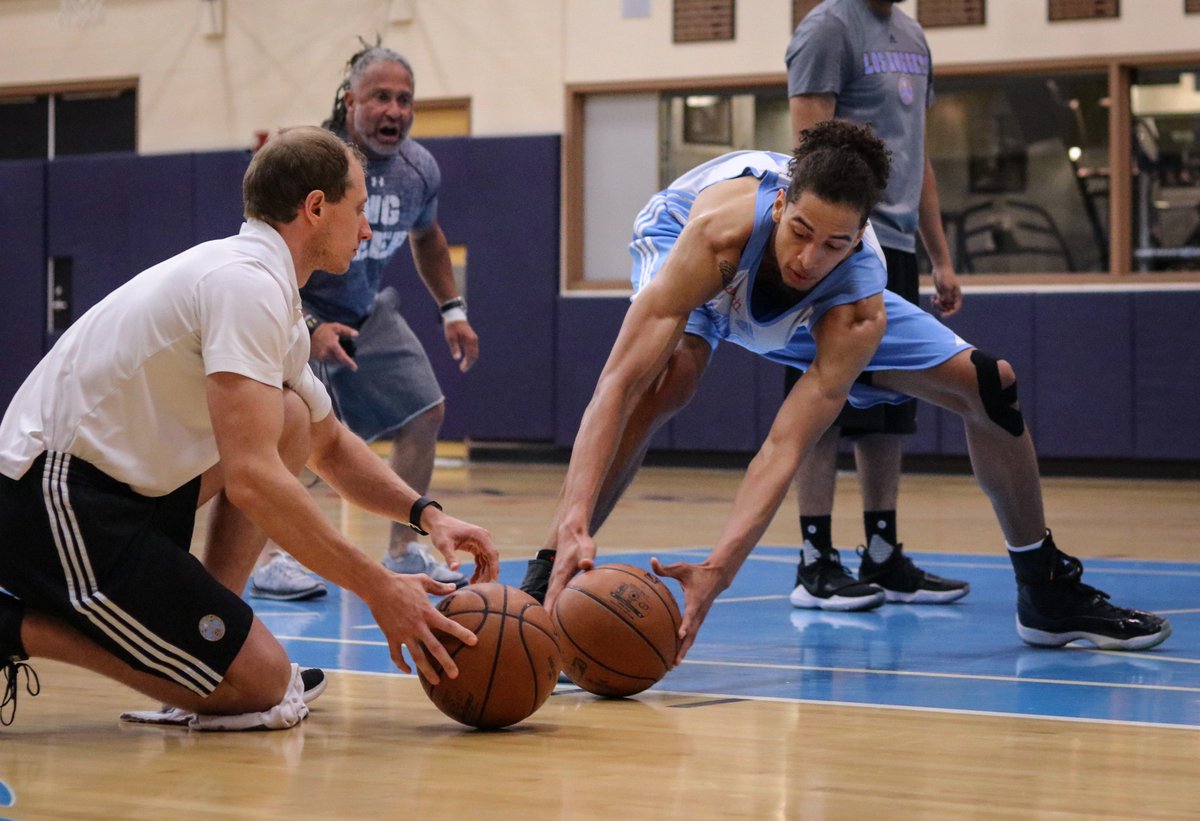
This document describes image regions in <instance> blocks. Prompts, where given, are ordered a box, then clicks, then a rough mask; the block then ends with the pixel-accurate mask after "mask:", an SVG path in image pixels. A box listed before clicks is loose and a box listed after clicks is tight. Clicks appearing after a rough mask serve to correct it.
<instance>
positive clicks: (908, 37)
mask: <svg viewBox="0 0 1200 821" xmlns="http://www.w3.org/2000/svg"><path fill="white" fill-rule="evenodd" d="M786 60H787V67H788V96H791V97H795V96H796V95H799V94H833V95H834V96H835V97H836V98H837V105H836V107H835V109H834V116H835V117H838V118H840V119H845V120H850V121H852V122H856V123H865V124H869V125H870V126H871V128H872V129H873V130H874V131H875V134H876V136H878V137H879V138H880V139H881V140H883V142H884V144H885V145H887V147H888V148H889V149H890V150H891V152H892V172H891V178H890V180H889V181H888V187H887V191H885V192H884V197H883V201H882V202H880V204H879V205H878V207H876V209H875V210H874V211H873V212H872V213H871V223H872V225H874V226H875V233H876V234H877V235H878V237H879V243H880V244H881V245H883V246H884V247H887V248H895V249H897V250H900V251H908V252H912V251H913V250H915V248H916V232H917V216H918V214H917V208H918V204H919V203H920V200H921V184H922V181H923V180H924V175H925V111H926V109H927V108H928V107H929V106H930V105H932V104H933V62H932V60H931V59H930V54H929V45H928V43H926V41H925V33H924V32H923V31H922V30H921V27H920V25H918V24H917V22H916V21H915V20H913V19H912V18H911V17H909V16H908V15H906V14H905V13H904V12H902V11H901V10H900V9H899V7H893V8H892V13H891V16H890V17H880V16H879V15H877V14H875V12H873V11H871V8H870V7H869V6H868V5H867V2H866V0H825V2H824V3H821V4H820V5H819V6H817V7H816V8H814V9H813V10H812V11H810V12H809V13H808V16H807V17H805V18H804V20H802V21H801V23H800V25H799V26H798V27H797V28H796V33H795V34H793V35H792V41H791V43H789V44H788V49H787V57H786Z"/></svg>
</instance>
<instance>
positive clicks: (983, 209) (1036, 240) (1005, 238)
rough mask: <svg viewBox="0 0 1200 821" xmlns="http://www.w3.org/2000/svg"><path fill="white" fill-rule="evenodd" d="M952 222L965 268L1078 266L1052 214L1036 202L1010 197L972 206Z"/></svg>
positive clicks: (1026, 269)
mask: <svg viewBox="0 0 1200 821" xmlns="http://www.w3.org/2000/svg"><path fill="white" fill-rule="evenodd" d="M954 227H955V231H954V233H955V235H956V247H957V251H958V253H957V255H956V256H957V262H958V267H959V270H961V271H962V272H963V273H977V274H982V273H1010V272H1011V273H1026V272H1028V273H1035V272H1038V273H1040V272H1053V271H1074V270H1075V263H1074V260H1072V259H1071V251H1070V249H1069V248H1068V247H1067V243H1066V240H1064V239H1063V236H1062V233H1061V232H1060V231H1059V230H1058V225H1057V224H1056V223H1055V222H1054V218H1053V217H1051V216H1050V214H1049V212H1048V211H1046V209H1045V208H1042V207H1041V206H1040V205H1036V204H1034V203H1032V202H1026V201H1024V200H1016V199H1011V198H1007V197H1006V198H1001V199H995V200H991V201H989V202H981V203H978V204H976V205H972V206H968V207H967V208H965V209H964V210H963V211H961V212H960V213H959V214H958V215H957V217H956V218H955V226H954Z"/></svg>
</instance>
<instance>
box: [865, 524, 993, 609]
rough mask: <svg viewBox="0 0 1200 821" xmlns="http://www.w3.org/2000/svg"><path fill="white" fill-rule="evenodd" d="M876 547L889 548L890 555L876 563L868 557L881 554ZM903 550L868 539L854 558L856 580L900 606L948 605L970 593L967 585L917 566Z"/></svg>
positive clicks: (896, 546) (874, 538)
mask: <svg viewBox="0 0 1200 821" xmlns="http://www.w3.org/2000/svg"><path fill="white" fill-rule="evenodd" d="M876 540H878V541H879V544H878V545H877V544H876ZM880 546H887V547H890V548H891V552H890V555H888V557H887V558H886V559H884V560H883V561H882V562H876V561H875V560H874V559H872V558H871V550H872V549H876V553H879V552H882V551H880V550H878V549H877V548H878V547H880ZM903 547H904V545H900V544H898V545H888V543H887V542H885V541H884V540H883V537H881V536H878V535H875V536H872V537H871V543H870V545H869V546H867V547H865V548H864V547H859V548H858V555H859V556H861V557H862V564H861V565H860V566H859V568H858V579H859V581H862V582H866V583H867V584H873V585H875V586H877V587H879V588H881V589H882V590H883V594H884V596H885V597H886V598H887V600H888V601H890V602H899V603H903V604H949V603H950V602H952V601H958V600H959V599H961V598H962V597H963V596H965V595H967V594H968V593H970V592H971V585H969V584H968V583H967V582H963V581H959V580H958V579H943V578H942V577H941V576H935V575H934V574H932V573H929V572H926V571H924V570H922V569H921V568H919V567H917V566H916V565H915V564H913V562H912V559H910V558H908V556H905V555H904V551H903Z"/></svg>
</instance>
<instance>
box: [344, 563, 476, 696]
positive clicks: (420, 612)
mask: <svg viewBox="0 0 1200 821" xmlns="http://www.w3.org/2000/svg"><path fill="white" fill-rule="evenodd" d="M385 572H386V571H385ZM453 592H454V585H453V584H447V583H442V582H435V581H434V580H433V579H431V578H429V577H428V576H426V575H425V574H423V573H417V574H400V573H388V574H387V578H386V579H385V581H384V583H383V584H382V585H381V586H380V587H378V588H376V589H375V590H374V591H373V592H372V594H371V596H370V598H369V599H367V598H364V601H366V604H367V607H369V608H370V609H371V615H372V616H374V617H375V622H376V623H377V624H378V625H379V627H380V629H381V630H383V634H384V636H385V637H386V638H387V642H388V647H389V649H390V650H391V656H392V662H393V663H395V665H396V666H397V667H398V668H400V670H401V671H402V672H405V673H411V672H412V668H411V667H409V665H408V663H407V662H406V661H405V660H404V655H403V653H402V652H401V648H402V647H408V653H409V655H410V656H412V659H413V663H414V664H416V666H417V669H418V670H420V671H421V673H422V675H424V676H425V678H426V679H428V680H429V681H430V682H432V683H434V684H437V683H438V681H439V678H438V673H437V668H436V667H435V666H434V665H433V664H432V663H431V662H430V657H431V656H432V658H433V659H435V660H436V661H437V663H438V665H439V666H440V667H441V669H442V671H443V672H444V673H445V674H446V676H447V677H448V678H457V677H458V666H457V665H456V664H455V663H454V659H453V658H451V657H450V653H449V652H447V650H446V647H445V646H444V645H443V644H442V643H441V642H440V641H438V639H437V637H436V636H435V635H434V632H433V631H434V630H437V631H440V632H442V633H445V634H448V635H451V636H453V637H454V638H456V639H458V640H459V641H461V642H463V643H464V644H467V645H474V644H475V642H476V641H477V639H476V638H475V634H474V633H472V632H471V631H470V630H468V629H467V628H465V627H463V626H462V625H461V624H459V623H458V622H456V621H452V620H451V619H448V618H446V617H445V616H444V615H442V614H441V613H439V612H438V611H437V610H435V609H434V607H433V605H432V604H430V602H429V595H430V594H433V595H435V596H448V595H449V594H451V593H453Z"/></svg>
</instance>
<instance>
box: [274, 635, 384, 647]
mask: <svg viewBox="0 0 1200 821" xmlns="http://www.w3.org/2000/svg"><path fill="white" fill-rule="evenodd" d="M275 638H277V639H279V640H280V641H311V642H316V643H317V644H359V645H364V646H367V647H387V646H388V643H387V642H386V641H364V640H362V639H325V638H321V637H319V636H276V637H275Z"/></svg>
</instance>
